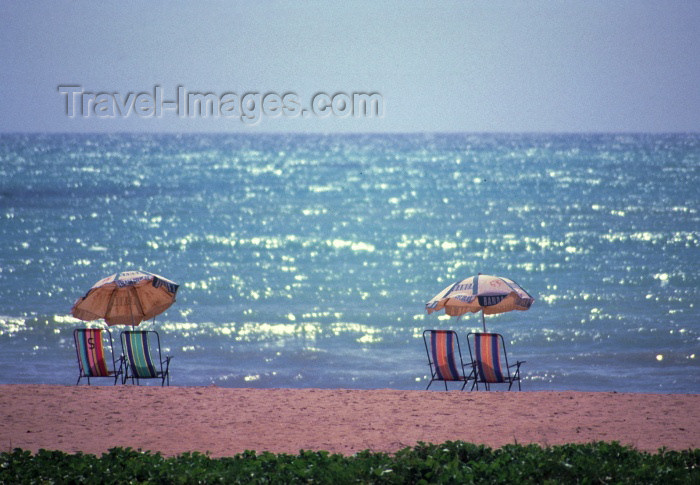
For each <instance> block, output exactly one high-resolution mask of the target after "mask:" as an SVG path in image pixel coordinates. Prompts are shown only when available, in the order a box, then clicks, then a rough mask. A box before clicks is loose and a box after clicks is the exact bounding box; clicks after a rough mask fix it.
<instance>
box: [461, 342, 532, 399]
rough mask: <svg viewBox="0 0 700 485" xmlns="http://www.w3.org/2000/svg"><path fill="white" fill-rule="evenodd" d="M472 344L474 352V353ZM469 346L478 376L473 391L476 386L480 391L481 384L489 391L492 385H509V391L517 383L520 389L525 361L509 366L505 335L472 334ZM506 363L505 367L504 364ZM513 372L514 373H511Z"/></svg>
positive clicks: (475, 372)
mask: <svg viewBox="0 0 700 485" xmlns="http://www.w3.org/2000/svg"><path fill="white" fill-rule="evenodd" d="M472 343H473V344H474V352H473V353H472ZM467 345H468V346H469V356H470V357H471V360H472V366H473V372H474V374H475V376H476V379H474V383H473V384H472V389H474V387H475V386H476V390H477V391H478V390H479V383H481V384H484V387H485V388H486V390H487V391H489V390H490V389H491V384H508V390H509V391H510V389H511V388H512V387H513V384H514V383H515V382H517V383H518V390H521V389H520V365H521V364H524V363H525V361H517V362H516V363H515V364H512V365H509V364H508V354H507V353H506V345H505V342H504V341H503V335H501V334H499V333H470V334H468V335H467ZM504 362H505V366H504V365H503V363H504ZM511 370H512V372H511Z"/></svg>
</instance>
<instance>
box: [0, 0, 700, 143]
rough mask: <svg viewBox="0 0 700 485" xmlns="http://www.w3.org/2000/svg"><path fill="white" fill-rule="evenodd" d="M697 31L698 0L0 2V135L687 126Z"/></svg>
mask: <svg viewBox="0 0 700 485" xmlns="http://www.w3.org/2000/svg"><path fill="white" fill-rule="evenodd" d="M375 3H378V5H375ZM329 4H330V6H329ZM699 26H700V1H688V2H676V1H663V2H655V1H649V2H645V1H638V0H636V1H611V0H606V1H599V2H597V1H593V2H588V1H580V2H579V1H567V2H556V1H547V2H508V1H503V2H486V1H479V2H469V1H460V2H444V1H440V2H431V3H427V2H404V1H401V2H386V3H384V2H373V1H372V2H333V3H330V2H293V1H289V2H246V3H243V2H229V3H224V2H191V3H190V2H188V3H184V2H183V3H180V2H143V3H128V2H127V3H125V2H92V1H90V2H81V1H65V0H61V1H51V2H26V3H25V2H19V1H17V2H9V1H3V2H2V3H0V86H1V87H2V98H1V99H0V131H2V132H44V131H49V132H63V131H66V132H95V131H137V132H142V131H149V132H156V131H165V132H186V131H223V132H250V133H255V132H261V131H273V132H276V131H296V132H445V131H450V132H455V131H460V132H697V131H699V129H700V27H699ZM59 86H77V87H74V88H69V89H68V90H66V88H63V91H66V92H65V93H61V92H60V91H61V90H60V89H59ZM156 87H158V89H159V90H160V94H161V98H160V99H161V100H164V101H173V102H174V101H176V100H177V98H178V87H180V89H181V90H183V91H186V92H188V93H211V94H212V95H213V96H214V98H216V100H217V102H218V103H220V105H219V106H220V109H223V108H221V106H223V107H224V108H225V109H226V110H228V111H225V112H224V111H221V112H220V113H219V116H218V117H212V116H208V117H204V116H201V115H192V113H191V112H190V113H189V114H188V115H182V116H180V115H178V113H177V111H176V110H175V107H174V106H175V104H174V103H173V104H172V105H165V108H163V105H161V107H160V108H155V106H154V105H155V104H158V103H159V100H158V99H159V98H158V97H157V93H156ZM70 90H73V91H75V93H73V92H72V91H71V92H68V91H70ZM90 93H92V95H91V94H90ZM140 93H144V94H143V95H142V96H141V97H140V98H138V99H137V96H138V95H139V94H140ZM256 93H257V95H259V96H258V97H257V98H256ZM318 93H326V94H328V95H329V96H328V98H324V97H321V98H319V99H320V104H319V105H318V106H317V108H318V107H320V108H323V109H322V110H321V111H320V112H319V114H326V116H323V117H321V116H316V115H309V113H307V115H302V114H301V113H302V111H301V110H302V109H305V110H307V111H311V109H312V108H313V105H312V100H313V99H315V95H317V94H318ZM338 93H340V94H341V95H340V96H339V97H337V99H335V101H337V102H338V104H337V105H331V106H326V104H327V103H326V101H331V100H332V99H333V98H332V96H333V95H336V94H338ZM353 93H376V94H378V95H379V97H380V98H381V101H382V104H381V106H382V113H381V114H382V116H381V117H379V116H374V117H364V116H354V115H352V114H349V115H346V116H342V115H343V114H344V111H343V104H342V101H343V100H346V99H352V98H351V97H350V96H352V95H353ZM98 94H101V97H98V96H97V95H98ZM130 94H131V96H130ZM246 94H250V96H249V97H248V98H246V100H247V102H248V103H249V104H247V105H246V106H247V108H246V109H247V111H246V113H247V114H248V115H249V117H247V118H246V119H245V120H244V121H242V120H241V117H242V116H243V115H244V112H243V108H241V106H240V103H241V102H242V101H243V100H244V96H245V95H246ZM270 94H272V97H271V98H272V99H271V100H270V101H269V105H267V108H268V110H267V112H263V111H261V109H262V99H263V95H270ZM290 94H291V95H292V97H288V98H286V101H285V99H283V96H284V95H290ZM345 95H348V97H345ZM90 96H92V98H90ZM183 99H185V98H183ZM210 99H211V98H210ZM375 99H376V97H375ZM69 100H70V102H68V101H69ZM149 100H150V101H149ZM98 101H99V103H98ZM317 101H318V100H317ZM67 102H68V103H67ZM224 102H226V104H225V105H224ZM117 103H121V104H117ZM251 103H252V104H251ZM115 106H117V110H115ZM119 106H121V108H120V107H119ZM168 106H169V107H170V108H169V107H168ZM194 106H195V107H196V106H197V105H194ZM71 108H72V109H73V110H74V112H73V116H72V117H69V116H68V113H69V111H70V109H71ZM161 108H162V109H161ZM171 108H172V109H171ZM282 108H287V110H282ZM156 109H158V110H159V111H158V112H156ZM256 109H257V111H256ZM333 109H337V112H336V113H335V114H334V113H333V112H332V111H333ZM121 111H124V112H121ZM126 111H128V116H127V115H126ZM222 113H225V114H222ZM256 113H257V115H256ZM266 113H269V115H268V114H266ZM273 115H276V117H273ZM256 116H257V119H256ZM252 121H256V122H255V123H253V122H252Z"/></svg>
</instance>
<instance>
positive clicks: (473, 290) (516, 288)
mask: <svg viewBox="0 0 700 485" xmlns="http://www.w3.org/2000/svg"><path fill="white" fill-rule="evenodd" d="M534 301H535V299H534V298H533V297H532V296H531V295H530V294H529V293H528V292H527V291H525V290H524V289H523V288H522V287H521V286H520V285H519V284H517V283H516V282H515V281H513V280H511V279H508V278H503V277H501V276H491V275H484V274H481V273H479V274H478V275H476V276H470V277H469V278H466V279H463V280H461V281H457V282H456V283H452V284H450V285H449V286H448V287H447V288H445V289H444V290H442V291H441V292H440V293H438V294H437V295H435V296H434V297H433V298H432V299H431V300H430V301H429V302H428V303H426V304H425V309H426V310H427V312H428V314H430V313H433V312H437V311H440V310H442V309H443V308H444V309H445V314H447V315H450V316H456V317H459V316H461V315H464V314H465V313H467V312H472V313H476V312H479V311H480V312H481V320H482V323H483V325H484V332H485V331H486V320H485V318H484V314H486V315H493V314H496V313H505V312H509V311H511V310H521V311H525V310H528V309H529V308H530V306H532V304H533V303H534Z"/></svg>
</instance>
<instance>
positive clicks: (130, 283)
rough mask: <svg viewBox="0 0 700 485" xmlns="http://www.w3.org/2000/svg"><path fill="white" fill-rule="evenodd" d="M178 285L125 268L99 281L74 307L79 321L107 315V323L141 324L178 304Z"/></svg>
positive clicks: (72, 312)
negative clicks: (176, 299) (176, 295)
mask: <svg viewBox="0 0 700 485" xmlns="http://www.w3.org/2000/svg"><path fill="white" fill-rule="evenodd" d="M178 287H179V285H178V284H177V283H174V282H172V281H170V280H169V279H167V278H163V277H162V276H158V275H156V274H153V273H148V272H146V271H123V272H120V273H115V274H113V275H111V276H108V277H106V278H104V279H102V280H100V281H98V282H97V283H95V284H94V285H93V286H92V288H90V290H89V291H88V292H87V294H86V295H85V296H83V297H81V298H78V299H77V300H76V302H75V303H74V304H73V308H71V314H72V315H73V316H74V317H75V318H79V319H80V320H86V321H90V320H97V319H99V318H104V319H105V322H107V325H138V324H139V323H141V322H142V321H143V320H148V319H151V318H155V316H156V315H158V314H160V313H162V312H164V311H165V310H167V309H168V308H169V307H170V305H172V304H173V303H175V294H176V293H177V289H178Z"/></svg>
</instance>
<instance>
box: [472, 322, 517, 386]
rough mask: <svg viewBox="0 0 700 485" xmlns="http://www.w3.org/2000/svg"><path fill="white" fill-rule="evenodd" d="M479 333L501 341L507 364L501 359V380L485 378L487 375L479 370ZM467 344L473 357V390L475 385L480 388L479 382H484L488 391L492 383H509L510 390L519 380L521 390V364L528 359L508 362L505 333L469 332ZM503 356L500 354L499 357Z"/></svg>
mask: <svg viewBox="0 0 700 485" xmlns="http://www.w3.org/2000/svg"><path fill="white" fill-rule="evenodd" d="M472 335H474V353H472V345H471V341H472V338H471V336H472ZM477 335H490V336H493V337H495V338H496V339H497V341H499V342H500V348H501V349H502V350H503V359H504V360H505V363H506V366H505V368H504V367H503V366H501V362H500V360H499V366H500V369H501V374H502V377H503V379H502V380H500V381H488V380H487V379H485V377H484V376H483V375H482V373H481V372H480V370H479V362H478V361H477V359H476V357H475V354H476V338H477V337H476V336H477ZM467 346H468V347H469V358H470V359H471V361H472V362H471V365H472V373H473V375H474V383H473V384H472V390H474V387H476V390H477V391H478V390H479V383H482V384H483V385H484V387H485V388H486V390H487V391H490V390H491V384H508V390H509V391H510V390H511V388H512V387H513V384H514V383H515V382H516V381H517V383H518V390H519V391H521V390H522V388H521V387H520V365H521V364H524V363H525V362H526V361H524V360H522V361H520V360H519V361H516V362H515V364H510V365H509V364H508V353H507V352H506V344H505V340H504V339H503V335H501V334H500V333H491V332H470V333H469V334H467ZM500 358H501V357H500V356H499V359H500ZM511 369H513V372H512V373H511Z"/></svg>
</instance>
